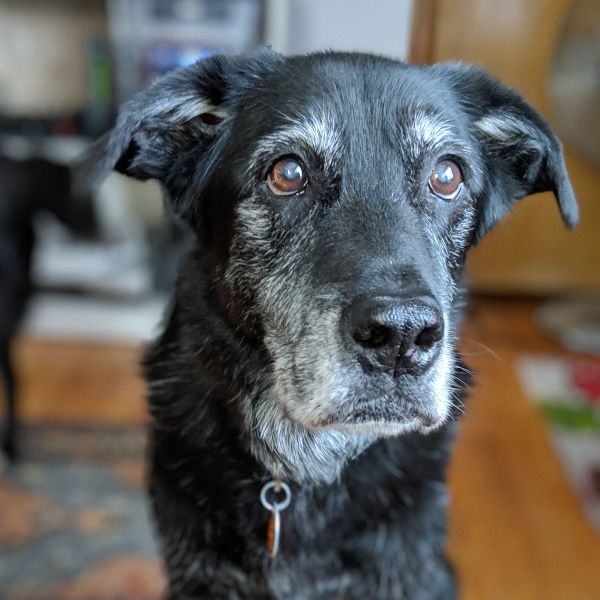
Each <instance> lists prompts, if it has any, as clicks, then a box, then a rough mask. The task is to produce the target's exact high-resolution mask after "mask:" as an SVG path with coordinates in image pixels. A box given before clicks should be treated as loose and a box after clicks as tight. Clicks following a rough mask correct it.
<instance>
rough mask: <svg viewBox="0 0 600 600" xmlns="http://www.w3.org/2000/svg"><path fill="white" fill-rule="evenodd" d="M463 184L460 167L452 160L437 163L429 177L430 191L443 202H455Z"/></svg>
mask: <svg viewBox="0 0 600 600" xmlns="http://www.w3.org/2000/svg"><path fill="white" fill-rule="evenodd" d="M462 183H463V177H462V173H461V171H460V167H459V166H458V165H457V164H456V163H455V162H453V161H451V160H440V161H439V162H438V163H436V165H435V167H434V168H433V171H432V172H431V176H430V177H429V189H430V190H431V191H432V192H433V193H434V194H435V195H436V196H437V197H438V198H442V200H454V198H456V196H458V194H459V192H460V190H461V188H462Z"/></svg>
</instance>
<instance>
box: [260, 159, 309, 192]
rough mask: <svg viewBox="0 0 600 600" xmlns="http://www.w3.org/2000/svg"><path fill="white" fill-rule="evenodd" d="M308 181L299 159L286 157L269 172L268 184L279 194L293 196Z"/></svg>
mask: <svg viewBox="0 0 600 600" xmlns="http://www.w3.org/2000/svg"><path fill="white" fill-rule="evenodd" d="M307 182H308V178H307V176H306V173H305V172H304V167H303V166H302V163H301V162H300V160H299V159H296V158H294V157H290V156H288V157H286V158H282V159H280V160H278V161H277V162H276V163H275V164H274V165H273V166H272V167H271V170H270V171H269V173H268V174H267V185H268V186H269V189H270V190H271V191H272V192H273V193H274V194H276V195H277V196H291V195H292V194H297V193H298V192H300V191H302V190H303V189H304V188H305V187H306V184H307Z"/></svg>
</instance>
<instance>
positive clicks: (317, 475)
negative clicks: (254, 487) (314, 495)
mask: <svg viewBox="0 0 600 600" xmlns="http://www.w3.org/2000/svg"><path fill="white" fill-rule="evenodd" d="M273 393H274V391H273V388H272V387H269V388H267V389H266V390H265V391H263V393H261V394H259V395H256V396H254V395H250V394H249V395H246V396H245V397H244V398H243V399H242V409H241V410H242V418H243V431H244V432H249V431H252V432H253V435H244V436H243V439H245V444H246V446H247V449H248V451H249V452H250V453H251V454H252V456H253V457H254V458H255V459H256V460H257V461H258V462H259V463H260V464H262V465H264V466H265V467H266V468H267V469H268V468H270V466H271V465H273V464H275V463H276V464H279V465H281V476H282V477H283V478H284V479H289V480H292V481H294V482H296V483H300V484H308V485H319V484H328V483H332V482H333V481H335V480H336V479H338V478H339V477H340V475H341V473H342V470H343V469H344V467H345V466H346V464H348V462H349V461H350V460H352V459H354V458H356V457H357V456H358V455H359V454H360V453H361V452H363V450H365V449H366V448H368V447H369V446H370V445H371V444H372V443H373V442H374V441H375V440H376V439H377V436H375V435H374V434H372V433H346V432H341V431H333V430H324V431H310V430H308V429H306V428H304V427H302V426H301V425H298V424H297V423H295V422H294V421H292V420H290V419H289V418H288V417H287V416H286V415H285V414H284V413H283V411H282V410H281V407H280V404H279V403H278V402H277V400H276V398H273V397H272V396H271V395H272V394H273Z"/></svg>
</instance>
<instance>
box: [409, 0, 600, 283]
mask: <svg viewBox="0 0 600 600" xmlns="http://www.w3.org/2000/svg"><path fill="white" fill-rule="evenodd" d="M572 6H573V0H528V1H527V2H523V1H522V0H506V1H503V2H497V1H494V0H418V1H416V2H415V13H414V22H413V43H412V47H411V60H412V61H413V62H417V63H428V62H435V61H442V60H449V59H458V60H464V61H468V62H472V63H476V64H479V65H481V66H482V67H483V68H485V69H486V70H487V71H488V72H490V73H491V74H492V75H495V76H496V77H499V78H500V79H502V80H503V81H504V82H506V83H507V84H508V85H510V86H512V87H514V88H516V89H517V90H518V91H519V92H520V93H521V94H522V95H523V96H524V97H525V98H526V99H527V100H528V101H529V102H531V103H532V104H533V105H534V106H535V107H536V108H537V109H538V110H539V111H540V112H541V113H542V115H543V116H544V117H546V118H547V119H548V120H549V122H550V123H551V124H552V125H553V126H554V127H556V125H557V123H556V118H555V116H556V115H555V114H554V107H553V105H552V102H551V100H550V94H549V77H550V73H551V66H552V60H553V55H554V53H555V51H556V47H557V43H558V40H559V38H560V35H561V28H562V27H563V24H564V22H565V19H566V18H567V16H568V14H569V11H570V10H571V9H572ZM597 10H598V11H600V5H598V9H597ZM558 133H559V135H560V131H558ZM598 144H600V140H598ZM565 154H566V161H567V165H568V168H569V172H570V175H571V178H572V181H573V186H574V188H575V191H576V193H577V196H578V199H579V202H580V206H581V224H580V226H579V227H578V229H577V230H576V231H574V232H568V231H566V230H565V229H564V227H563V225H562V223H561V221H560V217H559V214H558V211H557V210H556V207H555V203H554V200H553V198H552V195H551V194H540V195H538V196H534V197H531V198H528V199H526V200H525V201H524V202H522V203H521V204H520V205H518V206H517V207H516V210H515V211H514V213H513V214H512V215H511V216H510V217H509V218H508V219H506V221H504V222H503V223H501V224H500V225H499V226H498V227H497V229H496V230H494V231H493V232H492V233H491V234H489V235H488V236H487V238H486V239H485V240H484V241H483V242H482V244H481V245H480V246H479V247H478V248H477V249H476V250H475V251H474V252H473V253H472V254H471V258H470V261H469V266H470V279H471V283H472V286H473V287H474V288H476V289H478V290H484V291H490V292H501V293H526V294H547V293H556V292H578V291H585V292H589V291H596V292H598V291H600V235H599V233H598V225H599V224H600V167H598V166H594V165H592V164H591V163H588V162H586V160H585V159H584V158H583V157H582V156H581V155H579V154H578V153H577V152H576V151H575V150H574V149H573V148H571V147H570V146H569V145H568V144H565Z"/></svg>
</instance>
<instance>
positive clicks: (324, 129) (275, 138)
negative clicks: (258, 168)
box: [252, 113, 343, 167]
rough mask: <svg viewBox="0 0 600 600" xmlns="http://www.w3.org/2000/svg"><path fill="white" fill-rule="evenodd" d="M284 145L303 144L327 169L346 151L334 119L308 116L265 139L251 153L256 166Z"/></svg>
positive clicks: (325, 114)
mask: <svg viewBox="0 0 600 600" xmlns="http://www.w3.org/2000/svg"><path fill="white" fill-rule="evenodd" d="M284 144H294V145H300V146H302V147H304V148H306V149H307V150H311V151H313V152H316V153H317V154H318V155H319V156H320V157H321V158H322V159H323V162H324V164H325V166H326V167H327V166H329V165H331V164H333V163H335V161H336V159H337V158H338V157H339V156H340V155H341V153H342V151H343V138H342V132H341V130H340V128H339V127H337V125H336V121H335V119H334V118H333V117H332V116H330V115H327V113H323V115H316V114H314V113H309V114H306V115H302V116H299V117H297V118H292V117H289V118H288V119H287V122H286V123H285V124H284V125H281V126H279V127H278V128H277V129H276V130H275V131H273V132H272V133H270V134H268V135H267V136H265V137H263V138H262V139H261V140H260V141H259V142H258V144H257V146H256V148H255V150H254V152H253V154H252V161H253V163H255V162H257V161H258V160H260V158H261V157H263V156H265V155H267V154H270V153H271V152H273V151H274V150H276V149H277V148H278V147H280V146H282V145H284Z"/></svg>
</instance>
